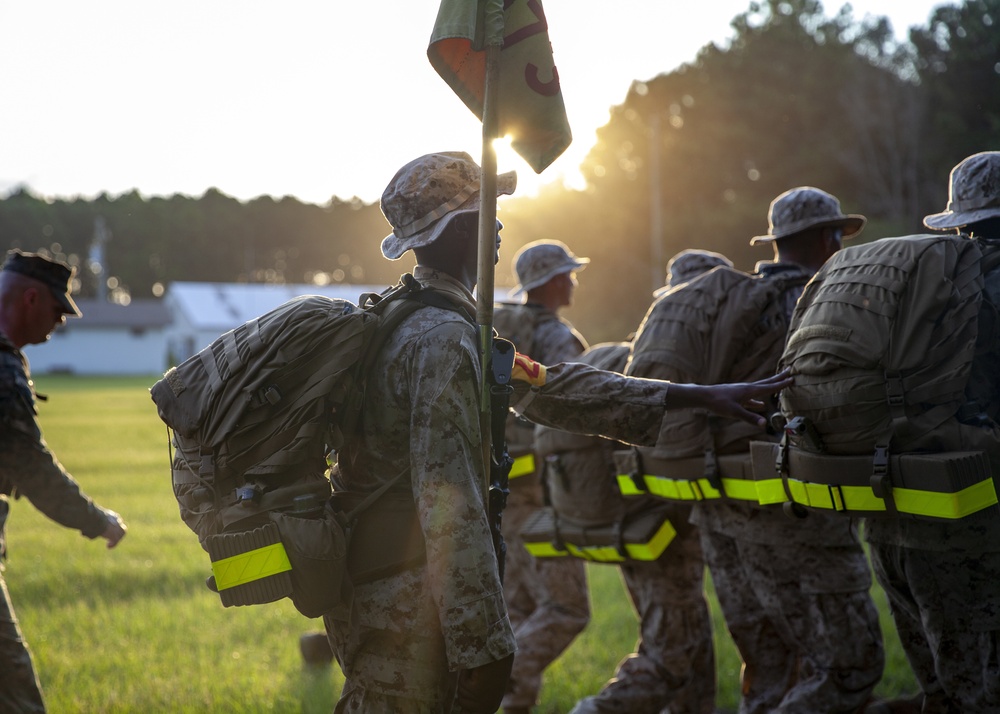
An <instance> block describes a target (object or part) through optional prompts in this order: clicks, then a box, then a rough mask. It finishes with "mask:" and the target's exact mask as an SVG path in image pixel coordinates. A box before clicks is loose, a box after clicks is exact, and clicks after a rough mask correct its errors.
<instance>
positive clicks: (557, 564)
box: [495, 304, 590, 707]
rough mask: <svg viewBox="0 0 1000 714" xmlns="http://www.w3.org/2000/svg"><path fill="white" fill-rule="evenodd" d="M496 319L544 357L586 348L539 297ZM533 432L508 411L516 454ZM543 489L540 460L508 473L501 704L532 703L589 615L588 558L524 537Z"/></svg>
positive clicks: (527, 446) (561, 358)
mask: <svg viewBox="0 0 1000 714" xmlns="http://www.w3.org/2000/svg"><path fill="white" fill-rule="evenodd" d="M505 312H510V313H512V314H511V315H510V318H509V319H505V315H504V313H505ZM495 320H496V322H495V325H496V326H497V330H498V332H499V333H500V336H501V337H507V338H508V339H511V340H512V341H513V342H514V343H515V344H516V345H517V346H518V349H519V350H523V351H524V352H526V353H528V354H530V356H531V357H532V359H535V360H537V361H539V362H541V363H543V364H553V363H556V362H568V361H571V360H573V359H574V358H576V357H578V356H579V355H580V354H581V353H582V352H583V350H584V349H585V348H586V341H585V340H584V339H583V337H582V336H581V335H580V334H579V333H578V332H577V331H576V330H575V329H573V327H572V325H570V324H569V323H568V322H567V321H565V320H563V319H561V318H560V317H559V316H557V315H556V314H555V313H553V312H551V311H550V310H547V309H546V308H544V307H542V306H541V305H533V304H527V305H520V306H508V307H502V308H500V309H499V310H498V311H497V313H496V317H495ZM510 321H513V322H518V323H520V325H522V326H524V328H526V331H528V332H529V334H526V335H525V336H524V338H523V339H522V338H521V336H520V335H518V334H510V333H508V332H506V331H505V330H504V329H502V328H501V324H502V323H505V322H510ZM533 432H534V425H532V424H530V423H529V422H527V421H526V420H525V419H523V418H521V417H516V416H511V418H510V419H509V422H508V427H507V434H508V448H509V449H510V450H511V455H512V456H525V455H528V454H531V453H532V452H533V444H532V440H533V438H532V434H533ZM529 458H530V457H529ZM545 490H546V487H545V485H544V484H543V474H542V473H541V469H539V468H537V462H536V469H535V471H534V472H532V473H527V474H523V475H520V476H516V477H514V478H511V479H510V495H509V496H508V498H507V508H506V510H505V511H504V517H503V537H504V540H505V541H506V542H507V568H506V572H505V575H504V584H503V589H504V599H505V600H506V602H507V609H508V612H509V614H510V620H511V624H513V626H514V635H515V638H516V639H517V655H516V656H515V657H514V668H513V670H512V671H511V676H510V684H509V685H508V693H507V695H506V696H505V697H504V701H503V705H504V707H531V706H534V705H535V703H536V702H537V700H538V693H539V691H540V690H541V686H542V672H544V671H545V668H546V667H548V666H549V665H550V664H552V662H554V661H555V659H556V658H557V657H558V656H559V655H560V654H561V653H562V652H563V651H564V650H565V649H566V648H567V647H568V646H569V645H570V643H571V642H572V641H573V639H574V638H575V637H576V636H577V635H578V634H580V632H582V631H583V629H584V628H585V627H586V626H587V622H588V621H589V620H590V601H589V598H588V593H587V573H586V570H585V569H584V563H583V561H582V560H578V559H576V558H540V559H539V558H534V557H532V556H531V555H530V554H529V553H528V551H527V549H526V548H525V546H524V541H523V540H522V538H521V535H520V531H521V528H522V526H523V525H524V523H525V521H527V519H528V518H529V517H530V516H531V515H532V514H533V513H534V512H535V511H536V510H538V509H539V508H541V507H542V506H543V505H545V502H546V500H547V497H546V493H545Z"/></svg>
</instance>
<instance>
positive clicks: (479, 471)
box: [324, 265, 669, 712]
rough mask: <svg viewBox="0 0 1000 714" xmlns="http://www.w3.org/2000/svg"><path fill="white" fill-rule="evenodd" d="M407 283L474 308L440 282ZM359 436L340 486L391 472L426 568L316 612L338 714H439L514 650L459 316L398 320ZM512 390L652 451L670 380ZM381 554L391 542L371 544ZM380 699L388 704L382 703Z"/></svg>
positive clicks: (469, 357)
mask: <svg viewBox="0 0 1000 714" xmlns="http://www.w3.org/2000/svg"><path fill="white" fill-rule="evenodd" d="M413 274H414V277H416V278H417V280H418V281H419V282H420V283H421V284H422V285H424V286H425V287H428V288H430V289H433V290H436V291H439V292H442V293H444V294H445V295H447V296H448V297H450V298H451V299H452V300H454V301H456V302H461V303H463V304H464V305H465V306H466V307H467V309H468V310H469V311H470V314H471V313H474V303H473V302H472V295H471V294H470V293H469V292H468V290H466V289H465V288H464V287H463V286H462V285H461V284H459V283H458V282H457V281H455V280H454V279H452V278H450V277H449V276H447V275H444V274H440V273H437V272H436V271H433V270H430V269H428V268H425V267H423V266H419V265H418V266H417V267H416V269H415V270H414V272H413ZM373 373H374V374H377V375H378V379H374V380H371V381H370V382H369V383H368V393H367V395H366V401H365V405H364V408H363V412H362V417H361V418H362V430H361V431H362V433H361V435H360V436H359V438H358V439H357V440H356V441H354V442H352V443H351V444H350V445H349V448H348V449H345V451H344V452H343V453H342V454H340V465H341V467H340V471H339V473H336V474H334V485H335V487H336V488H338V489H343V490H347V491H356V492H363V493H364V492H371V491H373V490H375V489H376V488H377V487H378V486H380V485H382V484H384V483H385V482H387V481H390V480H392V479H394V478H395V477H396V475H397V474H399V473H401V472H409V475H410V478H409V481H408V482H407V481H406V479H403V481H402V483H401V484H400V485H397V486H396V487H394V488H401V489H403V491H404V492H406V491H409V493H410V494H411V495H412V498H413V500H414V503H415V506H416V513H417V517H418V519H419V523H420V528H421V530H422V533H423V536H424V539H425V544H426V545H425V548H426V552H427V558H426V564H424V565H421V566H418V567H414V568H412V569H409V570H406V571H404V572H401V573H397V574H394V575H390V576H388V577H386V578H383V579H381V580H378V581H375V582H372V583H367V584H363V585H359V586H358V587H356V589H355V592H354V598H353V603H352V605H351V606H350V607H345V608H342V609H340V610H337V611H333V612H331V613H328V614H327V615H326V616H325V617H324V621H325V625H326V629H327V634H328V636H329V638H330V642H331V645H332V647H333V650H334V653H335V655H336V657H337V660H338V662H339V663H340V665H341V668H342V669H343V671H344V674H345V677H346V679H347V681H346V683H345V687H344V694H343V697H344V699H343V700H342V702H341V704H340V705H338V706H339V709H338V711H386V712H389V711H392V712H396V711H398V712H409V711H413V712H417V711H447V710H448V707H449V706H450V702H451V698H452V696H453V685H454V673H455V672H457V671H458V670H462V669H467V668H471V667H476V666H479V665H482V664H485V663H488V662H491V661H496V660H499V659H502V658H504V657H505V656H507V655H509V654H510V653H511V652H513V651H514V637H513V630H512V628H511V625H510V621H509V618H508V616H507V611H506V607H505V605H504V601H503V596H502V590H501V587H500V582H499V579H498V576H497V567H496V560H495V556H494V554H493V546H492V541H491V539H490V534H489V529H488V526H487V520H486V502H485V497H486V494H485V485H486V471H485V467H484V463H483V455H482V442H481V438H480V431H479V403H478V399H479V389H480V384H481V381H480V380H481V374H480V370H479V362H478V357H477V342H476V331H475V328H474V327H473V326H472V325H471V324H470V323H468V322H466V321H465V320H464V319H463V318H462V317H461V316H460V315H459V314H458V313H456V312H453V311H451V310H445V309H441V308H436V307H426V308H423V309H421V310H419V311H417V312H416V313H414V314H413V315H411V316H410V317H408V318H407V320H406V321H404V322H403V323H402V324H401V325H400V327H399V328H398V329H397V331H396V332H395V333H394V334H393V335H392V337H391V338H390V339H389V340H388V341H387V343H386V345H385V348H384V349H383V351H382V353H381V354H380V355H379V357H378V359H377V360H376V362H375V365H374V367H373ZM546 375H547V376H546V382H545V384H544V385H542V386H537V385H534V386H533V385H530V384H528V383H523V382H519V383H517V384H515V385H514V386H515V392H514V395H513V396H512V403H520V404H522V405H523V409H524V411H525V415H526V416H527V417H529V418H530V419H532V420H533V421H535V422H537V423H543V424H546V425H549V426H556V427H560V428H567V429H572V430H574V431H576V432H580V433H594V434H603V435H606V436H609V437H611V438H616V439H618V440H621V441H626V442H629V443H654V442H655V440H656V435H657V434H658V433H659V428H660V422H661V421H662V418H663V412H664V403H665V401H666V396H667V392H668V390H669V385H668V384H666V383H663V382H658V381H653V380H641V379H631V380H630V379H626V378H625V377H623V376H622V375H616V374H613V373H609V372H603V371H601V370H596V369H594V368H592V367H588V366H586V365H581V364H576V363H563V364H557V365H553V366H552V367H550V368H549V369H548V370H547V371H546ZM382 546H383V547H392V544H388V543H387V544H382ZM387 701H391V704H386V702H387Z"/></svg>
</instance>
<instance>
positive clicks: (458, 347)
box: [409, 325, 514, 670]
mask: <svg viewBox="0 0 1000 714" xmlns="http://www.w3.org/2000/svg"><path fill="white" fill-rule="evenodd" d="M466 332H468V330H467V329H465V330H459V329H458V328H456V327H455V326H453V325H442V326H440V327H438V328H435V329H433V330H431V331H429V332H427V333H426V334H425V335H424V336H422V337H421V339H420V340H418V341H417V343H416V344H415V349H414V353H413V356H412V357H413V358H412V361H411V371H410V376H409V382H410V385H409V386H410V394H411V395H412V399H411V406H412V409H411V416H410V463H411V465H412V482H413V487H414V491H415V494H414V495H415V500H416V503H417V510H418V513H419V517H420V522H421V527H422V529H423V533H424V539H425V542H426V548H427V577H428V582H429V584H430V587H431V590H432V597H433V598H434V601H435V603H436V605H437V608H438V613H439V617H440V621H441V628H442V632H443V634H444V640H445V653H446V656H447V658H448V663H449V667H450V669H452V670H459V669H470V668H472V667H477V666H480V665H483V664H487V663H489V662H493V661H496V660H499V659H502V658H504V657H506V656H507V655H509V654H510V653H512V652H513V651H514V634H513V630H512V628H511V625H510V621H509V619H508V618H507V611H506V607H505V605H504V600H503V589H502V586H501V584H500V578H499V575H498V570H497V563H496V555H495V553H494V549H493V542H492V538H491V535H490V530H489V524H488V520H487V515H486V495H485V489H486V477H485V471H484V465H483V454H482V445H481V444H482V440H481V437H480V430H479V406H478V387H477V385H478V378H477V372H476V368H475V346H474V344H472V341H471V340H470V339H468V336H467V335H463V333H466Z"/></svg>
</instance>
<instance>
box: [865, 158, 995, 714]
mask: <svg viewBox="0 0 1000 714" xmlns="http://www.w3.org/2000/svg"><path fill="white" fill-rule="evenodd" d="M924 225H926V226H927V227H928V228H931V229H933V230H940V231H949V230H955V231H956V232H958V233H965V234H967V235H969V236H970V237H971V238H972V239H974V240H977V241H978V242H979V244H980V246H981V248H982V250H983V254H984V263H983V267H984V271H985V295H984V300H983V308H982V315H981V319H980V343H979V344H978V345H977V349H976V357H975V360H974V361H973V364H972V373H971V375H970V379H969V386H968V387H967V388H966V394H967V396H968V398H969V400H970V401H969V404H970V406H973V407H974V409H972V410H970V413H971V414H973V415H974V417H975V419H974V422H975V423H977V424H979V425H980V426H981V427H982V428H983V430H984V431H985V432H986V433H990V432H992V433H993V434H995V436H994V437H993V439H991V441H993V442H994V443H996V439H997V438H1000V434H997V431H998V427H997V419H998V416H1000V340H998V339H997V335H998V334H1000V325H998V324H997V320H998V318H997V306H1000V269H998V268H997V265H998V263H1000V152H996V151H991V152H982V153H979V154H975V155H973V156H970V157H968V158H966V159H965V160H964V161H962V162H961V163H959V164H958V165H957V166H956V167H955V168H954V169H953V170H952V172H951V181H950V195H949V201H948V206H947V208H946V210H945V211H943V212H942V213H938V214H934V215H930V216H927V217H926V218H925V219H924ZM995 451H996V447H995V446H994V447H993V452H991V453H990V457H991V458H990V460H991V463H992V464H993V468H994V469H997V468H998V466H997V463H998V459H997V456H996V453H995ZM865 537H866V539H867V540H868V542H869V543H870V545H871V557H872V564H873V566H874V569H875V576H876V578H877V580H878V582H879V584H880V585H881V586H882V588H883V589H884V590H885V592H886V594H887V595H888V598H889V605H890V608H891V611H892V617H893V620H894V621H895V623H896V629H897V631H898V632H899V638H900V640H901V642H902V645H903V649H904V650H905V652H906V656H907V658H908V659H909V662H910V665H911V666H912V667H913V671H914V673H915V674H916V678H917V681H918V682H919V684H920V688H921V691H922V694H923V709H922V711H923V712H925V713H926V714H952V713H955V714H957V713H958V712H962V713H963V714H967V713H972V712H982V713H985V712H998V711H1000V650H998V647H997V643H998V641H1000V581H998V577H997V574H998V573H1000V519H998V518H997V516H996V515H995V514H993V513H989V514H987V515H978V516H969V517H966V518H963V519H961V520H958V521H953V522H933V521H924V520H918V519H903V518H899V519H895V518H878V519H876V518H871V519H867V520H866V522H865Z"/></svg>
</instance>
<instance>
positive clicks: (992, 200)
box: [924, 151, 1000, 231]
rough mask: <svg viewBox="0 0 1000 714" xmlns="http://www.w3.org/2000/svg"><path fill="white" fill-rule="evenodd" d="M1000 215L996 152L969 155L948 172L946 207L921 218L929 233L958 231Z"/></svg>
mask: <svg viewBox="0 0 1000 714" xmlns="http://www.w3.org/2000/svg"><path fill="white" fill-rule="evenodd" d="M997 216H1000V151H983V152H981V153H979V154H973V155H972V156H969V157H968V158H966V159H963V160H962V162H961V163H959V164H958V166H956V167H955V168H953V169H952V170H951V185H950V186H949V188H948V206H947V207H946V208H945V210H944V211H942V212H941V213H935V214H933V215H930V216H927V217H925V218H924V225H925V226H927V227H928V228H931V229H933V230H938V231H943V230H948V229H949V228H961V227H962V226H967V225H969V224H970V223H976V222H978V221H983V220H986V219H987V218H995V217H997Z"/></svg>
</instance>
